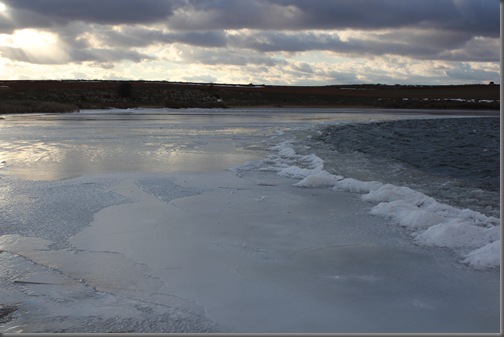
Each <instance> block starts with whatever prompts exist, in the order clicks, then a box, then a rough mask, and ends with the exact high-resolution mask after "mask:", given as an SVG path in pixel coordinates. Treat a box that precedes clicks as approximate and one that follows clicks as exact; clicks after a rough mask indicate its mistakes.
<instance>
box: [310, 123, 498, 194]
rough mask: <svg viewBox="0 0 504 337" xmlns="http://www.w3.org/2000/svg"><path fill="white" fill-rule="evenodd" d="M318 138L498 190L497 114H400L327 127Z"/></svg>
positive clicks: (336, 146)
mask: <svg viewBox="0 0 504 337" xmlns="http://www.w3.org/2000/svg"><path fill="white" fill-rule="evenodd" d="M318 140H320V141H323V142H324V143H327V144H330V145H331V146H332V147H333V148H334V149H336V150H337V151H339V152H343V153H345V152H346V153H348V152H354V151H358V152H363V153H366V154H370V155H373V156H380V157H387V158H391V159H394V160H398V161H401V162H403V163H406V164H408V165H411V166H413V167H415V168H417V169H420V170H423V171H427V172H433V173H437V174H442V175H446V176H447V177H450V178H457V179H462V180H465V181H467V182H469V183H470V184H471V185H474V186H475V187H478V188H481V189H484V190H489V191H499V167H500V166H499V164H500V163H499V154H500V149H499V118H493V117H488V118H447V119H425V120H399V121H390V122H379V123H371V124H352V125H337V126H331V127H328V128H325V129H324V130H323V131H322V134H321V135H320V136H319V137H318Z"/></svg>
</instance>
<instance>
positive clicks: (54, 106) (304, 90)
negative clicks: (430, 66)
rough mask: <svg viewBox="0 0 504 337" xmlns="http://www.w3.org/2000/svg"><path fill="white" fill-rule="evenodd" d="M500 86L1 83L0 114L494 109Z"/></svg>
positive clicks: (79, 81) (154, 82) (98, 82)
mask: <svg viewBox="0 0 504 337" xmlns="http://www.w3.org/2000/svg"><path fill="white" fill-rule="evenodd" d="M499 92H500V86H499V85H492V84H490V85H448V86H412V85H411V86H405V85H381V84H375V85H333V86H269V85H253V84H249V85H236V84H213V83H179V82H166V81H83V80H65V81H0V113H20V112H54V111H75V110H76V109H77V110H78V109H101V108H110V107H116V108H131V107H167V108H189V107H200V108H232V107H264V106H270V107H336V108H337V107H359V108H401V109H480V110H498V109H499V108H500V101H499Z"/></svg>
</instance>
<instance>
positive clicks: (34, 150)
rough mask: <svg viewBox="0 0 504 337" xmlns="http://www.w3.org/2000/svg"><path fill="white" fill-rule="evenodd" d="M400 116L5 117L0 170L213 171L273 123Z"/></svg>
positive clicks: (235, 159) (50, 174)
mask: <svg viewBox="0 0 504 337" xmlns="http://www.w3.org/2000/svg"><path fill="white" fill-rule="evenodd" d="M404 116H406V117H408V118H413V117H414V116H412V114H411V112H405V111H403V112H400V111H394V112H391V111H372V110H371V111H370V110H367V111H366V110H352V111H350V110H344V111H343V110H336V109H288V110H287V109H283V110H282V109H263V110H260V109H255V110H247V109H234V110H232V109H229V110H228V109H226V110H218V109H216V110H201V109H187V110H183V111H182V110H167V109H159V110H157V109H145V110H93V111H84V112H81V113H71V114H27V115H6V116H4V118H5V119H4V120H1V121H0V169H1V171H0V173H3V174H14V175H16V176H18V177H21V178H25V179H42V180H53V179H63V178H69V177H73V176H76V175H81V174H86V173H108V172H124V171H126V172H131V171H143V172H156V173H162V172H180V171H184V172H199V171H206V170H220V169H226V168H229V167H232V166H235V165H238V164H240V163H243V162H245V161H247V160H254V159H258V158H262V157H263V156H264V151H263V150H264V149H265V147H266V146H261V144H263V142H265V140H266V139H267V138H268V137H270V136H272V135H274V134H275V133H278V131H279V129H281V130H289V129H291V130H292V129H296V128H299V127H303V128H304V127H306V126H307V125H310V124H312V123H315V122H316V123H320V122H324V121H333V122H334V121H341V122H344V121H357V120H366V121H369V120H389V119H397V118H403V117H404ZM251 145H253V146H251Z"/></svg>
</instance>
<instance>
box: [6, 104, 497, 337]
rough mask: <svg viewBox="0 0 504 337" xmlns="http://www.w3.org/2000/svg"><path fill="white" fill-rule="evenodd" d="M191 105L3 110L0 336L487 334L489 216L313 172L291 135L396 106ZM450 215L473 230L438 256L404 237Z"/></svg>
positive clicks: (493, 302)
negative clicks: (289, 109) (320, 109)
mask: <svg viewBox="0 0 504 337" xmlns="http://www.w3.org/2000/svg"><path fill="white" fill-rule="evenodd" d="M244 113H245V115H243V114H244ZM201 114H202V112H200V111H195V110H191V111H183V112H182V113H181V112H177V115H176V114H168V115H166V116H164V115H153V114H149V113H145V112H143V113H142V114H140V113H138V114H135V113H134V112H131V111H128V112H127V113H123V112H121V111H116V112H114V114H112V115H111V114H107V113H106V112H103V113H96V114H94V113H85V114H82V115H78V114H75V115H73V114H72V115H64V116H62V117H60V119H58V117H54V115H53V116H51V117H50V118H49V119H44V118H43V117H37V118H34V117H26V118H25V119H23V118H21V117H19V118H17V119H16V118H14V117H13V118H12V119H10V120H9V119H6V120H5V121H3V122H2V124H1V126H0V127H1V128H2V130H1V131H2V133H0V135H2V139H1V141H3V142H4V143H3V144H7V143H8V144H11V145H12V144H14V145H12V146H11V145H9V146H10V147H7V148H5V147H4V148H3V150H2V152H1V153H2V156H3V157H2V158H6V159H5V161H6V165H5V166H4V167H3V168H1V169H0V170H1V171H0V173H1V174H2V175H1V176H0V181H1V183H2V185H1V188H2V193H3V194H2V196H3V198H2V199H1V200H0V201H1V205H2V211H3V212H2V214H1V215H2V217H1V218H0V219H1V220H2V224H1V225H2V227H1V228H2V231H3V232H2V233H0V271H1V272H0V283H1V285H2V287H1V289H0V295H1V301H0V304H2V305H10V306H13V307H15V308H16V310H15V311H13V312H12V313H10V314H9V316H8V317H4V318H5V321H4V322H5V323H2V324H0V330H1V331H3V332H214V331H216V332H287V333H294V332H497V331H498V330H499V318H500V315H499V296H498V295H499V273H498V270H496V269H495V264H496V263H497V262H495V260H492V259H489V256H492V257H494V256H495V252H496V251H498V249H499V248H500V246H499V244H497V243H498V241H493V242H491V243H490V244H489V245H483V244H484V239H485V238H486V239H488V240H490V241H491V240H495V237H496V235H497V234H496V232H495V228H496V227H495V226H494V227H492V226H493V225H492V222H489V223H487V222H486V220H488V219H487V218H485V217H482V216H481V215H478V214H476V213H472V212H469V211H465V212H461V211H460V210H457V209H453V208H450V207H446V206H443V205H440V204H438V203H436V202H435V201H433V200H431V199H429V198H427V197H426V196H423V195H421V194H418V193H417V192H416V191H410V190H406V189H403V188H400V187H397V186H396V187H397V188H396V187H393V186H392V187H391V186H387V184H383V183H380V182H377V181H375V182H365V181H359V180H355V179H351V178H348V177H343V176H338V175H332V174H329V173H328V172H327V171H326V170H325V167H324V164H325V163H324V161H323V160H322V159H321V158H319V157H317V156H315V155H314V154H311V153H309V154H299V153H297V151H296V149H294V145H293V144H292V143H291V136H292V133H293V132H294V133H302V132H304V131H303V130H304V129H306V128H310V127H314V126H315V125H317V124H318V123H321V122H322V123H324V122H346V121H351V120H363V119H364V120H368V119H370V118H376V119H379V118H383V119H391V118H403V117H408V116H409V117H411V115H407V116H402V115H400V114H397V113H394V114H383V115H380V114H377V113H376V112H373V114H372V116H370V114H369V113H363V112H358V113H356V114H353V115H352V114H335V113H324V114H320V113H319V114H317V113H315V112H310V114H306V113H299V114H296V113H295V114H284V113H279V114H278V115H274V114H271V111H262V112H258V113H250V114H249V113H248V112H246V111H240V112H236V111H218V112H214V113H210V114H209V115H201ZM140 115H141V116H140ZM102 116H103V117H102ZM30 118H31V119H30ZM53 119H54V120H53ZM77 131H79V132H77ZM16 137H17V138H16ZM43 137H47V138H46V139H45V140H44V141H43V142H42V143H44V144H46V143H50V144H51V146H50V147H47V146H46V145H44V146H40V144H38V142H39V138H43ZM23 138H24V139H28V141H27V143H23V144H22V143H20V142H19V141H20V139H23ZM30 142H32V143H36V144H32V143H30ZM16 144H18V145H16ZM30 144H32V145H33V146H30ZM91 145H92V146H91ZM86 146H88V147H86ZM156 148H157V149H158V150H159V151H158V152H156V151H154V149H156ZM168 148H170V149H174V150H173V151H172V152H174V153H177V155H171V153H172V152H170V151H171V150H170V151H168V150H167V149H168ZM34 149H38V150H37V151H38V152H37V151H34ZM47 149H58V151H60V152H62V153H64V155H62V156H57V155H55V153H56V152H58V151H55V152H54V151H52V150H50V151H49V150H47ZM84 149H88V150H84ZM118 149H119V150H118ZM19 151H20V152H19ZM44 151H47V152H44ZM308 152H309V151H308ZM20 153H21V154H22V153H24V155H21V154H20ZM34 153H38V154H39V155H40V156H39V157H36V158H39V159H38V160H34V159H33V157H32V156H31V154H34ZM191 156H192V157H191ZM76 158H80V159H79V161H78V162H75V161H74V160H75V159H76ZM190 158H194V159H195V160H191V159H190ZM144 159H145V160H146V161H145V162H143V160H144ZM114 160H115V161H114ZM72 162H73V163H72ZM75 163H82V165H81V164H79V165H74V164H75ZM54 168H58V169H55V170H53V169H54ZM36 171H42V172H43V173H42V174H40V175H39V176H36V177H34V178H33V179H29V178H30V174H31V172H36ZM40 179H42V180H40ZM401 193H402V194H401ZM363 195H367V196H368V197H365V198H363V197H362V196H363ZM65 196H68V199H66V198H65ZM397 198H399V199H401V200H402V201H403V204H400V203H399V201H401V200H397ZM363 199H365V200H363ZM380 205H381V206H380ZM420 205H423V206H420ZM419 207H424V208H419ZM398 210H399V211H403V212H404V214H402V213H401V212H396V211H398ZM413 211H414V212H413ZM428 212H430V213H428ZM393 214H402V215H401V218H400V219H399V218H392V217H391V216H392V215H393ZM377 215H378V216H377ZM427 215H429V216H427ZM454 215H457V216H458V217H459V218H460V219H462V220H464V221H469V220H471V221H473V223H470V224H467V225H468V226H469V225H470V226H476V227H479V228H485V230H484V232H485V234H484V235H483V236H482V238H483V239H481V241H478V242H477V243H474V245H472V246H471V247H465V246H464V247H462V248H460V247H458V248H457V249H461V250H460V251H459V250H455V251H453V252H452V251H450V250H446V249H444V248H443V247H438V246H425V245H423V244H422V245H418V243H421V242H420V240H421V237H420V236H417V237H415V238H412V237H411V233H412V232H419V233H420V231H423V232H421V233H428V232H427V231H426V229H430V228H436V227H434V226H435V225H436V224H437V223H438V221H440V219H441V218H442V219H446V218H447V217H449V218H455V217H454ZM17 216H19V217H17ZM436 216H438V217H439V218H437V217H436ZM401 219H402V220H403V221H404V223H403V225H401V226H396V225H395V221H399V222H400V220H401ZM391 220H392V221H391ZM490 220H492V219H490ZM14 221H17V222H15V223H14ZM478 221H479V222H478ZM492 221H493V220H492ZM479 223H485V224H487V225H488V224H489V225H488V226H486V227H482V226H478V225H477V224H479ZM471 228H472V227H471ZM492 228H494V229H493V232H492ZM21 229H22V231H21ZM30 229H32V231H31V232H30V231H29V230H30ZM445 229H446V228H445ZM487 229H488V230H487ZM478 230H479V229H478ZM436 233H443V231H441V230H439V231H436ZM488 233H490V234H488ZM431 234H434V233H431ZM433 237H434V235H431V236H429V238H428V240H430V241H432V240H433V239H432V238H433ZM415 240H416V241H415ZM480 245H483V246H481V247H480ZM462 251H464V252H465V254H466V255H465V256H461V255H458V254H459V253H460V252H462ZM461 261H462V262H463V263H460V262H461ZM471 266H472V267H471ZM478 268H479V269H478ZM492 268H493V269H492Z"/></svg>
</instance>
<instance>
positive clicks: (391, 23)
mask: <svg viewBox="0 0 504 337" xmlns="http://www.w3.org/2000/svg"><path fill="white" fill-rule="evenodd" d="M181 13H185V15H180V16H174V17H171V18H170V20H169V25H170V27H171V28H174V29H184V30H192V29H198V30H199V29H239V28H252V29H261V30H270V29H274V30H278V29H288V30H307V29H359V30H376V29H397V28H401V27H419V26H421V27H425V28H431V29H432V28H434V29H442V30H455V31H466V32H471V33H472V34H478V35H483V36H493V37H497V36H498V34H499V15H498V13H499V3H498V2H497V1H496V0H380V1H375V0H269V1H267V0H255V1H253V0H252V1H251V0H245V1H244V0H214V1H201V0H191V1H189V2H188V4H187V5H186V6H184V7H181ZM191 17H193V18H197V19H194V20H191V19H190V18H191Z"/></svg>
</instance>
